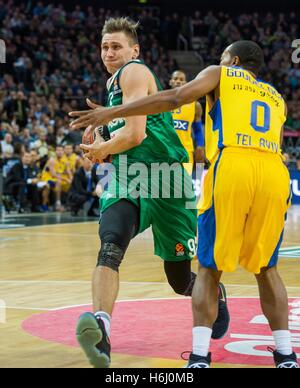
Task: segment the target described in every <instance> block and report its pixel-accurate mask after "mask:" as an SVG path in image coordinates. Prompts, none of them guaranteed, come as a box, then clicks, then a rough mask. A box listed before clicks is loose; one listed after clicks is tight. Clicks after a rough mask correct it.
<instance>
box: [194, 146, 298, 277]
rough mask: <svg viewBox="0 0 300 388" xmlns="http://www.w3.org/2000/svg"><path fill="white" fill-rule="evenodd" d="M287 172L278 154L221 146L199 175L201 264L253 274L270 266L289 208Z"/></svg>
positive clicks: (281, 236)
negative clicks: (204, 170) (207, 166)
mask: <svg viewBox="0 0 300 388" xmlns="http://www.w3.org/2000/svg"><path fill="white" fill-rule="evenodd" d="M290 201H291V190H290V176H289V172H288V170H287V168H286V167H285V165H284V164H283V161H282V159H281V157H280V156H279V155H274V154H270V153H266V152H261V151H256V150H253V149H240V148H225V149H224V150H223V151H222V152H220V154H219V155H218V157H217V159H216V160H215V161H214V162H213V163H212V165H211V167H210V169H209V170H208V173H207V175H206V176H205V179H204V184H203V187H202V196H201V199H200V202H199V217H198V232H199V244H198V259H199V261H200V264H201V265H202V266H203V267H205V268H213V269H216V270H218V271H225V272H233V271H235V270H236V268H237V266H238V264H240V265H241V266H242V267H244V268H245V269H246V270H248V271H249V272H252V273H255V274H259V273H260V271H261V268H263V267H273V266H275V265H276V264H277V261H278V252H279V248H280V245H281V242H282V239H283V230H284V222H285V219H286V213H287V210H288V208H289V206H290Z"/></svg>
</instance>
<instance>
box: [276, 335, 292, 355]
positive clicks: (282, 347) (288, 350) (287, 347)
mask: <svg viewBox="0 0 300 388" xmlns="http://www.w3.org/2000/svg"><path fill="white" fill-rule="evenodd" d="M273 337H274V340H275V346H276V350H277V352H278V353H280V354H282V355H283V356H289V355H290V354H292V353H293V350H292V340H291V333H290V331H289V330H276V331H273Z"/></svg>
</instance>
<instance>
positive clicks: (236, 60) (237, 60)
mask: <svg viewBox="0 0 300 388" xmlns="http://www.w3.org/2000/svg"><path fill="white" fill-rule="evenodd" d="M240 64H241V61H240V58H239V57H238V56H234V57H233V58H232V66H240Z"/></svg>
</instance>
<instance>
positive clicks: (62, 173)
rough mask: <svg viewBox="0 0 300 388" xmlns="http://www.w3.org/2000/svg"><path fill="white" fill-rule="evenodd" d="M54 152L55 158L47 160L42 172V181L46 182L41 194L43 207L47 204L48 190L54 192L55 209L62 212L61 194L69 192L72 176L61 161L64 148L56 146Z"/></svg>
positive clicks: (62, 160)
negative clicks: (45, 187)
mask: <svg viewBox="0 0 300 388" xmlns="http://www.w3.org/2000/svg"><path fill="white" fill-rule="evenodd" d="M55 152H56V157H55V158H50V159H49V160H48V162H47V163H46V165H45V167H44V170H43V172H42V181H43V182H47V189H45V190H44V193H43V207H45V206H47V205H48V203H49V193H50V190H54V191H55V195H56V205H55V208H56V210H58V211H63V207H62V205H61V193H62V192H65V193H66V192H68V191H69V188H70V185H71V181H72V174H71V171H70V168H69V165H68V163H67V162H66V161H65V160H64V159H63V157H64V147H63V146H57V147H56V151H55Z"/></svg>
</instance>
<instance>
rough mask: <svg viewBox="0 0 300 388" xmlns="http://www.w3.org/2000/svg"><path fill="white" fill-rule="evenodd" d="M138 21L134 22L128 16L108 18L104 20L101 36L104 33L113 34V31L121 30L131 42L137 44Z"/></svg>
mask: <svg viewBox="0 0 300 388" xmlns="http://www.w3.org/2000/svg"><path fill="white" fill-rule="evenodd" d="M139 24H140V23H139V22H134V21H132V20H130V19H129V18H128V17H122V18H110V19H108V20H106V22H105V23H104V26H103V29H102V37H103V36H104V35H105V34H113V33H114V32H123V33H124V34H125V35H126V36H127V37H128V38H129V39H130V40H131V42H132V43H133V44H138V43H139V40H138V35H137V29H138V26H139Z"/></svg>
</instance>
